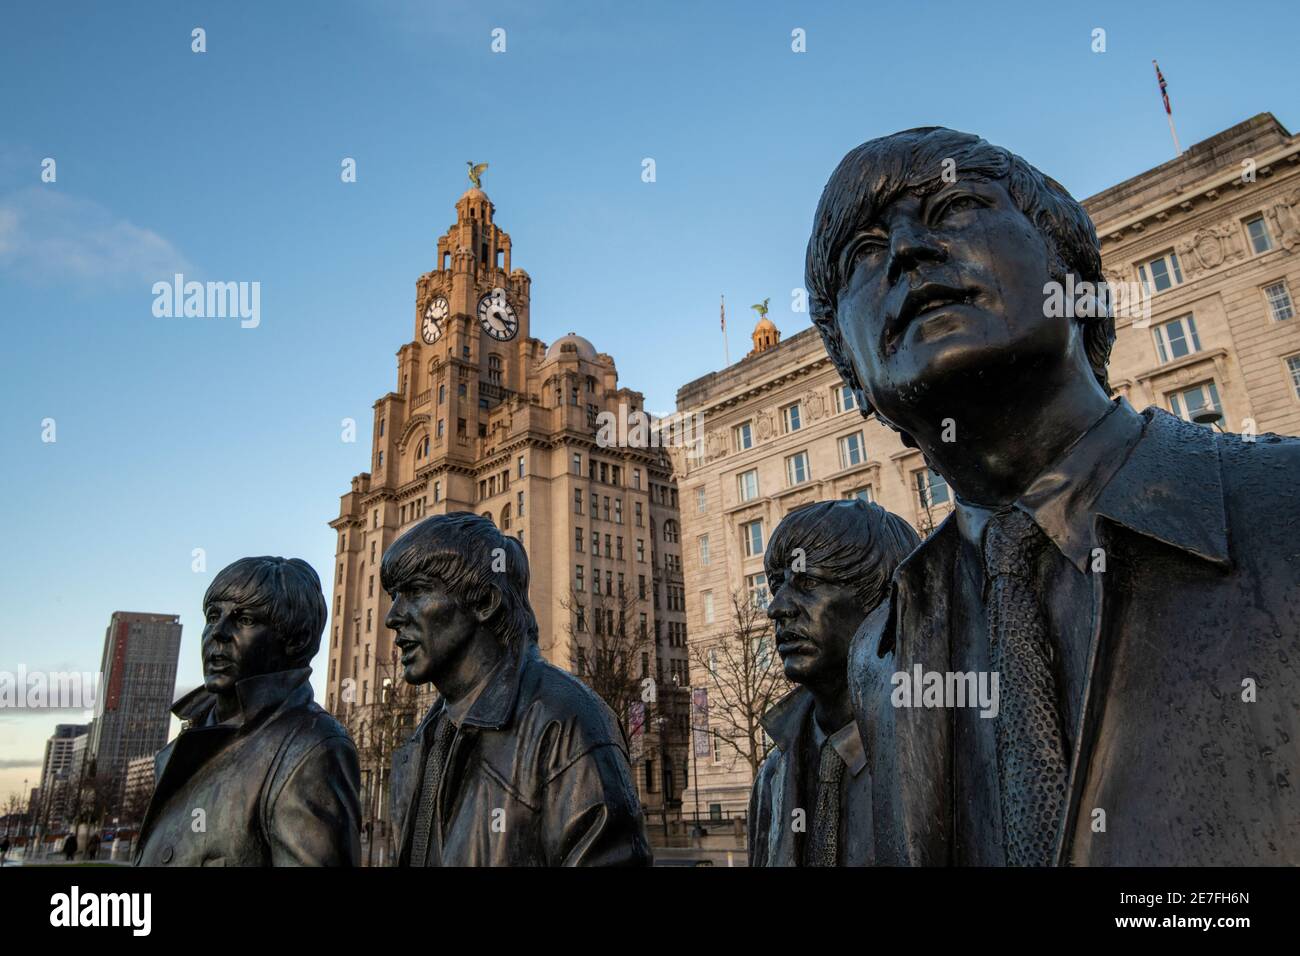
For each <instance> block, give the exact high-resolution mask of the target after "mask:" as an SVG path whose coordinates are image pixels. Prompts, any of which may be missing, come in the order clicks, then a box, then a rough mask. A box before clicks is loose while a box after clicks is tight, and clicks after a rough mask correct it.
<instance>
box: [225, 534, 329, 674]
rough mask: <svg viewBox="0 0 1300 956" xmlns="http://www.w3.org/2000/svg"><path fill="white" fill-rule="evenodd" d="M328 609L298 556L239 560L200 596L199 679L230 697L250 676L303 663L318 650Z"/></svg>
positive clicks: (317, 580) (314, 577)
mask: <svg viewBox="0 0 1300 956" xmlns="http://www.w3.org/2000/svg"><path fill="white" fill-rule="evenodd" d="M327 613H328V609H327V607H326V605H325V595H324V594H323V593H322V592H321V585H320V578H319V577H318V576H317V574H316V572H315V570H313V568H312V566H311V565H309V564H308V563H307V562H306V561H303V560H302V559H301V558H273V557H259V558H240V559H239V560H238V561H236V562H235V563H234V564H231V565H229V566H227V567H225V568H222V569H221V571H220V572H218V574H217V576H216V577H215V578H213V580H212V583H211V584H210V585H208V590H207V593H205V594H204V595H203V616H204V621H205V624H204V627H203V645H202V651H203V683H204V686H205V687H206V688H207V689H208V690H209V691H211V692H212V693H214V694H217V695H218V696H223V697H232V696H233V694H234V692H235V685H236V684H237V683H238V682H239V681H241V680H246V679H247V678H250V677H259V676H261V675H263V674H270V673H274V672H275V671H282V670H288V669H291V668H295V667H305V666H307V664H309V663H310V662H311V659H312V658H313V657H315V656H316V652H317V651H318V650H319V649H320V641H321V634H322V633H323V632H324V630H325V617H326V614H327Z"/></svg>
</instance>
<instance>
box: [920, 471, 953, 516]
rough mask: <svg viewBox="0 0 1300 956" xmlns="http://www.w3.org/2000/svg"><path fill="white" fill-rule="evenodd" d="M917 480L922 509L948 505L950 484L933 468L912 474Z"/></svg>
mask: <svg viewBox="0 0 1300 956" xmlns="http://www.w3.org/2000/svg"><path fill="white" fill-rule="evenodd" d="M912 474H913V475H914V476H915V480H916V496H917V500H918V501H920V503H921V507H922V508H931V507H934V506H935V505H942V504H946V503H947V502H948V500H949V497H950V493H949V491H948V482H947V481H946V480H945V479H944V477H943V475H941V474H939V473H938V472H937V471H935V470H934V469H933V468H922V469H920V470H918V471H915V472H913V473H912Z"/></svg>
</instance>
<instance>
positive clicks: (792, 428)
mask: <svg viewBox="0 0 1300 956" xmlns="http://www.w3.org/2000/svg"><path fill="white" fill-rule="evenodd" d="M800 424H801V423H800V414H799V403H798V402H795V403H794V404H793V405H787V406H785V408H783V409H781V427H782V428H783V429H784V430H785V431H786V433H787V434H788V433H789V432H797V431H798V430H799V426H800Z"/></svg>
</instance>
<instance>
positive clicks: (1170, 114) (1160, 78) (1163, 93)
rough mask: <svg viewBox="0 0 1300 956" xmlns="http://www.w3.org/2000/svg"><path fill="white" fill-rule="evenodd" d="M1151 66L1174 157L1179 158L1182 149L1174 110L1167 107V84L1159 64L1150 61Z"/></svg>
mask: <svg viewBox="0 0 1300 956" xmlns="http://www.w3.org/2000/svg"><path fill="white" fill-rule="evenodd" d="M1151 65H1152V66H1154V67H1155V68H1156V82H1157V83H1159V84H1160V99H1161V100H1163V101H1164V104H1165V116H1166V117H1167V118H1168V119H1169V135H1170V136H1172V137H1173V138H1174V155H1175V156H1181V155H1183V148H1182V147H1181V146H1179V145H1178V130H1176V129H1174V110H1173V107H1172V106H1170V105H1169V84H1167V83H1166V82H1165V75H1164V74H1163V73H1161V72H1160V64H1159V63H1157V62H1156V61H1155V60H1152V61H1151Z"/></svg>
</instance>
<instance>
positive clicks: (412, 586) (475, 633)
mask: <svg viewBox="0 0 1300 956" xmlns="http://www.w3.org/2000/svg"><path fill="white" fill-rule="evenodd" d="M379 580H380V582H381V584H382V585H383V588H384V590H385V591H387V592H388V594H389V596H390V597H392V599H393V605H392V607H391V608H390V609H389V612H388V617H387V618H386V619H385V621H384V624H385V625H386V626H387V627H389V628H390V629H392V630H393V631H395V632H396V634H395V637H394V643H395V644H396V645H397V647H398V648H399V649H400V651H401V660H402V666H403V676H404V677H405V679H406V681H407V682H408V683H411V684H423V683H428V682H430V681H432V682H433V683H434V684H435V685H436V686H437V687H438V689H439V690H440V691H443V692H444V693H446V692H447V688H446V686H444V685H445V683H446V682H447V681H448V680H453V679H454V677H455V675H456V674H457V673H458V672H460V671H461V670H462V669H463V668H464V667H465V666H466V662H467V661H470V660H473V659H479V660H483V661H485V662H490V661H494V660H495V659H496V657H498V656H499V653H500V651H503V650H506V649H509V648H517V647H519V646H520V645H522V644H523V643H524V642H526V641H535V640H537V619H536V617H534V615H533V609H532V607H531V605H529V603H528V556H527V555H526V554H525V553H524V548H523V545H521V544H520V543H519V540H518V539H517V538H513V537H511V536H509V535H505V534H502V533H501V532H500V531H499V530H497V527H496V525H494V524H493V523H492V522H491V521H490V520H489V519H487V518H484V517H481V516H479V515H476V514H471V513H470V512H467V511H458V512H452V513H450V514H445V515H434V516H432V517H430V518H426V519H424V520H423V521H421V522H420V523H419V524H417V525H415V527H413V528H411V529H410V530H409V531H407V532H406V533H405V534H403V535H402V536H401V537H400V538H398V539H397V540H396V541H394V542H393V543H392V544H391V545H390V546H389V548H388V550H387V551H385V552H384V557H383V561H382V562H381V563H380V567H379ZM484 642H488V643H489V644H490V645H491V646H490V647H486V648H485V647H484V646H483V643H484ZM462 676H464V675H462Z"/></svg>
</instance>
